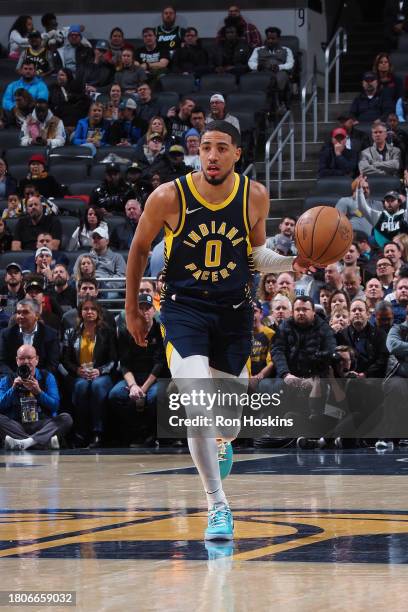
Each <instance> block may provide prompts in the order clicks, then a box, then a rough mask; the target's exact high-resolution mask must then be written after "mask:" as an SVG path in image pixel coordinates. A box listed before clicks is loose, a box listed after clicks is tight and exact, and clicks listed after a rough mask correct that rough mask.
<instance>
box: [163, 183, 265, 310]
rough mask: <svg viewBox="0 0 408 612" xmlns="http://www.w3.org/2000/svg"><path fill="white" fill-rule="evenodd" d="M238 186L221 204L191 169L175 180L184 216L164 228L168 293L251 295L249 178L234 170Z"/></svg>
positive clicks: (233, 298)
mask: <svg viewBox="0 0 408 612" xmlns="http://www.w3.org/2000/svg"><path fill="white" fill-rule="evenodd" d="M234 176H235V183H234V188H233V190H232V192H231V194H230V195H229V196H228V198H227V199H226V200H225V201H224V202H221V203H219V204H212V203H211V202H206V201H205V200H204V198H203V197H202V196H201V195H200V194H199V193H198V191H197V189H196V187H195V185H194V183H193V178H192V173H190V174H187V176H183V177H180V178H178V179H176V180H175V181H174V183H175V185H176V188H177V191H178V194H179V202H180V220H179V224H178V226H177V227H176V229H175V230H174V231H172V230H171V229H170V228H168V227H166V228H165V268H164V271H165V282H166V295H169V294H172V293H177V292H185V293H188V294H190V295H194V294H197V295H200V296H203V295H204V296H207V295H208V297H209V298H214V299H216V300H217V299H219V298H221V299H222V301H224V300H225V299H226V298H228V296H229V297H230V298H231V300H236V298H237V296H243V297H247V296H249V289H248V287H249V283H250V281H251V276H252V273H253V262H252V248H251V243H250V240H249V231H250V227H249V219H248V198H249V179H248V177H246V176H241V175H239V174H236V173H235V174H234Z"/></svg>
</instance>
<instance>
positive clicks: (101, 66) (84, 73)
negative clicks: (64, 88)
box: [76, 40, 115, 96]
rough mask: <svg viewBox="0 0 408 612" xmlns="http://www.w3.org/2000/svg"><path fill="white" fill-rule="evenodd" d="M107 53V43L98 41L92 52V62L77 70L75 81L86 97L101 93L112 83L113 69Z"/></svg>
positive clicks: (82, 65)
mask: <svg viewBox="0 0 408 612" xmlns="http://www.w3.org/2000/svg"><path fill="white" fill-rule="evenodd" d="M108 52H109V43H108V41H107V40H98V41H97V42H96V43H95V47H94V50H93V54H94V56H93V61H92V62H87V63H84V64H81V65H80V66H78V68H77V72H76V80H77V81H78V82H79V83H80V84H81V87H82V88H83V89H85V92H86V93H87V94H88V96H92V95H93V94H95V93H96V92H99V93H103V92H104V91H105V90H106V88H107V87H108V86H109V85H111V84H112V83H113V79H114V76H115V67H114V66H113V64H112V63H111V62H110V61H109V60H108V57H107V53H108Z"/></svg>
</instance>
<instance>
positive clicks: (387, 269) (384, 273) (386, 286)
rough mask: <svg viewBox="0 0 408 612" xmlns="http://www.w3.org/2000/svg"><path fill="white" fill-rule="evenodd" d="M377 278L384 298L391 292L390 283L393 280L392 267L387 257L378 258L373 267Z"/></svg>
mask: <svg viewBox="0 0 408 612" xmlns="http://www.w3.org/2000/svg"><path fill="white" fill-rule="evenodd" d="M375 269H376V273H377V278H378V280H379V281H380V283H381V286H382V289H383V291H384V296H386V295H388V294H389V293H391V292H392V290H393V286H392V281H393V278H394V272H395V270H394V266H393V263H392V261H391V260H390V259H388V257H380V258H379V259H378V261H377V263H376V265H375Z"/></svg>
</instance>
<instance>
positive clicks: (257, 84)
mask: <svg viewBox="0 0 408 612" xmlns="http://www.w3.org/2000/svg"><path fill="white" fill-rule="evenodd" d="M270 80H271V75H270V74H268V73H267V72H247V73H246V74H243V75H242V76H241V78H240V80H239V91H241V92H242V93H253V92H254V91H262V92H264V91H265V90H266V88H267V87H268V85H269V81H270Z"/></svg>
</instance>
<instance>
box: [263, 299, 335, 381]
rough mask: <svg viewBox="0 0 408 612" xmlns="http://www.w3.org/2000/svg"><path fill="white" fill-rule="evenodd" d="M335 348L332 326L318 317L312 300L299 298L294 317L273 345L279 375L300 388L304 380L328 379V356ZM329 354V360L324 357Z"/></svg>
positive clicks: (274, 359) (295, 303) (283, 324)
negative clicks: (322, 356) (323, 357)
mask: <svg viewBox="0 0 408 612" xmlns="http://www.w3.org/2000/svg"><path fill="white" fill-rule="evenodd" d="M335 349H336V339H335V337H334V334H333V331H332V330H331V328H330V327H329V325H328V324H327V323H326V321H324V320H323V319H321V318H320V317H318V316H316V313H315V310H314V305H313V302H312V300H311V299H310V298H309V297H307V296H300V297H298V298H297V299H296V300H295V302H294V304H293V316H292V317H290V318H289V319H287V320H286V321H282V323H281V324H280V326H279V327H278V329H277V331H276V335H275V337H274V339H273V344H272V358H273V362H274V364H275V367H276V375H277V376H278V377H279V378H282V379H283V380H284V383H285V385H287V386H294V387H297V386H301V384H302V379H305V378H306V379H307V378H310V377H311V376H317V375H318V376H321V377H324V376H327V374H328V367H329V361H328V357H329V356H330V355H332V354H333V353H334V351H335ZM322 353H323V354H325V355H326V360H324V359H322V358H321V354H322Z"/></svg>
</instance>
